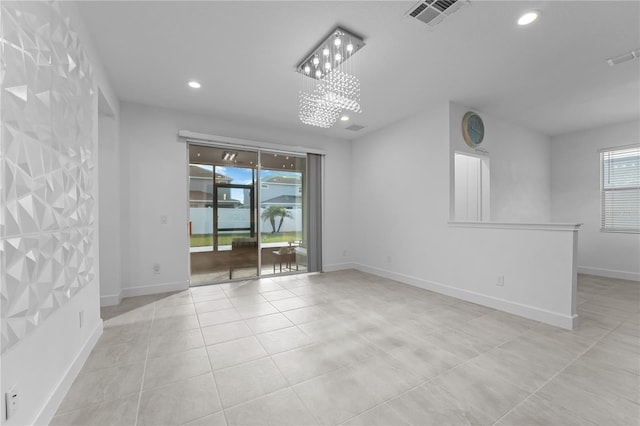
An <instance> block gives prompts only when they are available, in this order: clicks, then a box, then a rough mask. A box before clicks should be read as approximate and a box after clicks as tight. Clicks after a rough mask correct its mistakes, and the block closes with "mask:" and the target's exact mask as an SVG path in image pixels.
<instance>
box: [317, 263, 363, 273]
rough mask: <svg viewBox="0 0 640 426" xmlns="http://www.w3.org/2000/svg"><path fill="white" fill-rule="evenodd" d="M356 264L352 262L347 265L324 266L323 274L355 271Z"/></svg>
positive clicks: (333, 264)
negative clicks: (345, 270)
mask: <svg viewBox="0 0 640 426" xmlns="http://www.w3.org/2000/svg"><path fill="white" fill-rule="evenodd" d="M354 268H356V266H355V264H354V263H352V262H345V263H332V264H329V265H322V272H333V271H342V270H343V269H354Z"/></svg>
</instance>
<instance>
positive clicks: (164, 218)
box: [160, 215, 167, 225]
mask: <svg viewBox="0 0 640 426" xmlns="http://www.w3.org/2000/svg"><path fill="white" fill-rule="evenodd" d="M166 224H167V216H165V215H162V216H160V225H166Z"/></svg>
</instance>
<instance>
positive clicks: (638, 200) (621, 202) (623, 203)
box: [600, 146, 640, 232]
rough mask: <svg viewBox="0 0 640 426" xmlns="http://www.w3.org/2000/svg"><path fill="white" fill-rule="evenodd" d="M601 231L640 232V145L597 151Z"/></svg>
mask: <svg viewBox="0 0 640 426" xmlns="http://www.w3.org/2000/svg"><path fill="white" fill-rule="evenodd" d="M600 174H601V181H600V191H601V196H602V215H601V218H602V224H601V228H602V230H603V231H614V232H640V147H638V146H635V147H625V148H616V149H607V150H603V151H600Z"/></svg>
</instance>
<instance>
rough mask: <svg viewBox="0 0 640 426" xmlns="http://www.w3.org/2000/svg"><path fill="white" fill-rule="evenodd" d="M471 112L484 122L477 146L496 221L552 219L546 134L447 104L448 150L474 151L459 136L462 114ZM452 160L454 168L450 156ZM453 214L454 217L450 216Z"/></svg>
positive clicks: (549, 156)
mask: <svg viewBox="0 0 640 426" xmlns="http://www.w3.org/2000/svg"><path fill="white" fill-rule="evenodd" d="M470 110H471V111H474V112H476V113H478V114H479V115H480V117H481V118H482V121H483V122H484V128H485V136H484V140H483V141H482V144H480V146H479V147H480V148H482V149H483V150H486V151H488V157H489V159H490V186H491V209H490V210H491V213H490V220H492V221H497V222H533V223H544V222H549V221H550V220H551V195H550V191H551V148H550V140H549V138H548V137H546V136H544V135H541V134H539V133H536V132H534V131H531V130H528V129H525V128H523V127H521V126H517V125H515V124H511V123H509V122H506V121H504V120H501V119H499V118H496V117H493V116H491V115H489V114H486V113H484V112H482V111H478V110H475V109H472V108H469V107H466V106H464V105H460V104H458V103H454V102H451V103H450V112H451V113H450V116H449V125H450V129H449V132H450V135H451V150H452V151H457V152H461V153H463V154H464V153H469V154H475V153H476V152H475V150H474V149H473V148H470V147H469V146H467V144H466V143H465V142H464V139H463V137H462V127H461V123H462V117H463V116H464V114H465V113H466V112H467V111H470ZM450 161H451V165H452V170H453V156H452V159H451V160H450ZM452 217H453V216H452Z"/></svg>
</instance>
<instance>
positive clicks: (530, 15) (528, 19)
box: [518, 10, 541, 25]
mask: <svg viewBox="0 0 640 426" xmlns="http://www.w3.org/2000/svg"><path fill="white" fill-rule="evenodd" d="M540 14H541V12H540V11H539V10H530V11H528V12H526V13H524V14H523V15H522V16H520V18H518V25H529V24H531V23H532V22H533V21H535V20H536V19H538V18H539V17H540Z"/></svg>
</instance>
